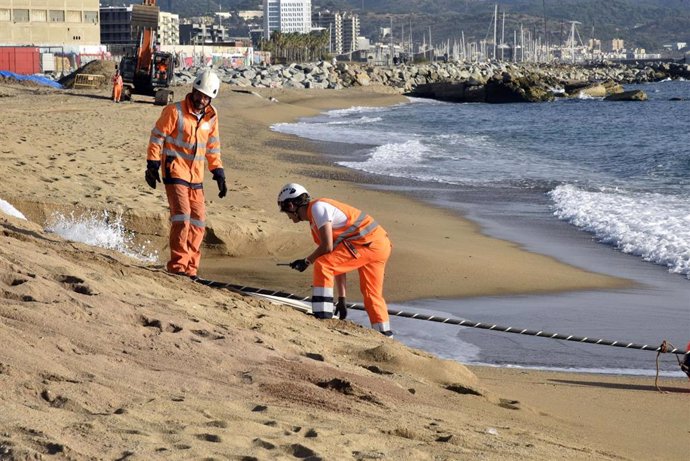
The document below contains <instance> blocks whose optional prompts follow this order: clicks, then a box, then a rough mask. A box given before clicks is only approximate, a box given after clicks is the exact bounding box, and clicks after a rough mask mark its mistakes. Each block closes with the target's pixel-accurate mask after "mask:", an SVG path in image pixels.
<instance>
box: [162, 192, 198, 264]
mask: <svg viewBox="0 0 690 461" xmlns="http://www.w3.org/2000/svg"><path fill="white" fill-rule="evenodd" d="M165 193H166V194H167V196H168V205H169V207H170V261H168V264H167V269H168V271H169V272H184V273H185V274H187V275H196V274H197V271H198V269H199V262H200V260H201V242H202V241H203V240H204V230H205V220H206V207H205V204H204V191H203V189H190V188H189V187H186V186H182V185H179V184H166V185H165Z"/></svg>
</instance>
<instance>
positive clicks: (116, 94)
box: [113, 69, 123, 102]
mask: <svg viewBox="0 0 690 461" xmlns="http://www.w3.org/2000/svg"><path fill="white" fill-rule="evenodd" d="M122 85H123V82H122V75H120V69H115V75H113V101H114V102H120V98H121V97H122Z"/></svg>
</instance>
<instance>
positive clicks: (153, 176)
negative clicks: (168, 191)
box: [144, 168, 161, 189]
mask: <svg viewBox="0 0 690 461" xmlns="http://www.w3.org/2000/svg"><path fill="white" fill-rule="evenodd" d="M144 179H146V184H148V185H149V186H151V189H155V188H156V183H157V182H161V177H160V175H159V174H158V168H147V169H146V174H144Z"/></svg>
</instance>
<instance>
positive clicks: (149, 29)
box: [120, 0, 175, 105]
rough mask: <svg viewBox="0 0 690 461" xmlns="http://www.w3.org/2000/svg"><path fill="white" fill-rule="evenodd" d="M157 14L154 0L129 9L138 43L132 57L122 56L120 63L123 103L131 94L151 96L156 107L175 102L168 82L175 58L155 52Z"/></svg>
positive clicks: (173, 68) (145, 1) (144, 0)
mask: <svg viewBox="0 0 690 461" xmlns="http://www.w3.org/2000/svg"><path fill="white" fill-rule="evenodd" d="M158 12H159V8H158V7H157V6H156V0H143V3H142V4H141V5H133V6H132V30H133V31H135V32H136V33H137V36H138V40H139V42H138V45H137V46H136V48H135V50H134V55H133V56H125V57H123V58H122V60H121V61H120V74H121V75H122V81H123V83H124V85H123V88H122V99H124V100H130V99H131V98H132V95H133V94H141V95H146V96H153V97H154V104H157V105H166V104H170V103H171V102H173V100H174V99H173V98H174V93H173V90H171V89H170V82H171V81H172V78H173V74H174V70H175V57H174V56H173V55H172V54H171V53H164V52H162V51H158V50H156V44H155V41H156V31H157V30H158Z"/></svg>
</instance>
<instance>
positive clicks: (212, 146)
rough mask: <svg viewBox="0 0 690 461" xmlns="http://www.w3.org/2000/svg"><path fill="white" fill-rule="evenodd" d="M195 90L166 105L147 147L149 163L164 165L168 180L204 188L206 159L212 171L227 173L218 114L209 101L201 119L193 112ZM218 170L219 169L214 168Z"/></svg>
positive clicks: (164, 172)
mask: <svg viewBox="0 0 690 461" xmlns="http://www.w3.org/2000/svg"><path fill="white" fill-rule="evenodd" d="M190 97H191V93H190V94H188V95H187V97H186V98H185V99H184V100H183V101H180V102H178V103H175V104H170V105H168V106H166V107H165V108H164V109H163V112H162V113H161V116H160V118H159V119H158V121H157V122H156V126H155V127H154V128H153V130H151V138H150V139H149V146H148V149H147V151H146V160H147V161H148V162H147V163H148V164H152V163H153V164H155V165H161V163H160V162H162V167H163V168H162V170H163V174H162V177H163V183H164V184H182V185H185V186H187V187H191V188H192V189H202V188H203V187H202V183H203V182H204V161H206V162H208V169H209V170H210V171H214V170H218V169H219V168H220V170H218V172H219V173H220V176H224V172H223V170H222V168H223V163H222V161H221V158H220V138H219V132H218V117H217V114H216V110H215V108H214V107H213V106H211V105H209V106H208V107H207V108H206V112H205V113H204V116H203V117H202V118H201V120H197V117H196V116H195V115H194V114H193V113H192V108H193V106H192V103H191V101H190ZM214 173H215V171H214Z"/></svg>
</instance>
